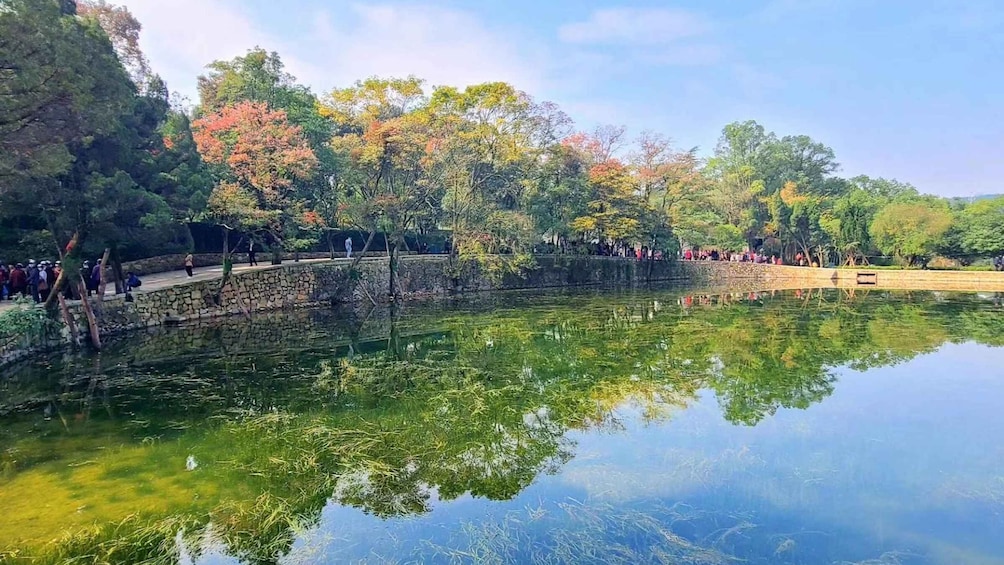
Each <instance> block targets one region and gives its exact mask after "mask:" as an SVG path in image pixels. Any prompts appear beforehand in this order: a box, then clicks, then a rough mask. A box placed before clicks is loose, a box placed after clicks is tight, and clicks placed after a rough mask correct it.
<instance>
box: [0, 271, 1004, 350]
mask: <svg viewBox="0 0 1004 565" xmlns="http://www.w3.org/2000/svg"><path fill="white" fill-rule="evenodd" d="M350 271H351V269H350V262H349V261H344V260H341V261H326V262H315V263H292V264H284V265H279V266H275V267H271V268H266V269H262V270H255V271H248V272H243V273H236V274H234V275H233V276H232V277H231V280H230V281H229V283H228V284H227V285H226V287H225V288H224V289H223V291H222V293H220V297H219V302H217V300H216V294H217V290H218V288H219V284H220V281H219V280H218V279H216V280H208V281H197V282H191V283H187V284H181V285H178V286H174V287H170V288H164V289H158V290H150V291H143V290H138V291H136V292H134V293H133V294H132V296H131V298H132V300H128V301H127V299H126V297H125V296H124V295H120V296H116V297H109V298H106V299H105V300H104V301H101V302H99V301H97V300H93V301H92V304H93V307H94V310H95V314H96V316H97V318H98V325H99V327H100V329H101V333H102V335H114V334H120V333H122V332H127V331H132V330H137V329H139V328H149V327H155V326H160V325H165V324H180V323H187V322H192V321H196V320H206V319H211V318H219V317H223V316H242V317H243V316H248V315H250V314H252V313H254V312H262V311H269V310H279V309H289V308H295V307H302V306H310V305H317V304H332V303H366V302H383V301H387V300H388V298H389V295H388V293H389V281H390V267H389V262H388V260H387V259H386V258H366V259H363V260H362V261H361V262H360V263H359V265H358V269H357V271H356V272H355V273H351V272H350ZM447 273H448V258H447V257H445V256H435V255H418V256H414V255H413V256H406V257H402V258H401V261H400V265H399V268H398V276H397V279H396V280H397V283H396V286H397V294H398V295H399V297H401V298H404V299H410V298H415V297H422V296H444V295H448V294H454V293H463V292H483V291H494V290H519V289H543V288H559V287H570V286H584V285H611V286H619V287H628V288H630V287H636V286H640V285H645V284H647V283H649V282H659V281H675V282H679V283H681V284H687V285H693V286H701V287H705V288H728V287H729V286H736V285H739V286H742V287H744V288H759V289H761V290H765V289H786V288H788V289H790V288H835V287H839V288H855V287H862V286H867V287H871V288H881V289H918V290H919V289H927V290H968V291H997V292H1004V273H993V272H943V271H890V270H878V271H870V270H867V269H859V270H851V269H848V270H843V269H840V270H837V269H812V268H802V267H790V266H775V265H757V264H751V263H725V262H701V261H681V262H671V261H658V262H652V263H649V262H645V261H635V260H630V259H622V258H614V257H591V256H544V257H538V258H537V267H536V268H534V269H532V270H529V271H527V272H525V273H523V274H522V275H520V276H516V275H510V276H506V277H504V278H503V279H502V280H493V279H491V278H488V277H485V276H482V274H481V273H479V272H478V271H477V270H471V271H469V272H466V273H465V274H464V275H463V276H461V277H458V278H453V277H451V276H449V275H448V274H447ZM862 281H866V284H864V285H863V284H862ZM70 312H71V316H72V318H73V319H74V322H75V324H76V326H77V328H79V329H80V330H81V331H82V332H83V331H85V329H86V328H87V323H86V318H85V316H84V312H83V308H82V307H81V305H80V303H71V305H70ZM64 334H65V330H64ZM67 340H68V336H67V335H49V336H45V337H44V338H42V339H27V337H26V338H25V339H15V340H12V341H10V342H8V343H4V344H0V365H2V364H4V363H8V362H10V361H12V360H14V359H16V358H18V357H21V356H22V355H23V354H25V353H26V352H28V351H31V350H34V349H38V348H40V347H47V346H53V345H58V344H60V343H65V342H66V341H67Z"/></svg>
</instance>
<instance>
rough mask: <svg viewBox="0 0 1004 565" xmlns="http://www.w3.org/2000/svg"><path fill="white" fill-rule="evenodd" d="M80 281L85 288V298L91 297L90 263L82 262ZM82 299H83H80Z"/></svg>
mask: <svg viewBox="0 0 1004 565" xmlns="http://www.w3.org/2000/svg"><path fill="white" fill-rule="evenodd" d="M80 280H82V281H84V284H85V285H86V286H87V296H90V295H91V290H90V288H91V262H90V261H84V264H83V265H81V266H80ZM81 298H83V297H81Z"/></svg>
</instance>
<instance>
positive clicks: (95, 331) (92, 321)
mask: <svg viewBox="0 0 1004 565" xmlns="http://www.w3.org/2000/svg"><path fill="white" fill-rule="evenodd" d="M77 289H78V290H79V291H80V306H81V307H82V308H83V309H84V316H86V317H87V327H88V328H90V330H91V345H93V346H94V349H97V350H100V349H101V331H100V329H99V328H98V320H97V318H95V317H94V310H93V309H92V308H91V301H90V297H89V296H87V283H86V282H84V279H83V277H81V279H80V282H78V283H77ZM101 298H102V297H100V296H99V297H98V300H101Z"/></svg>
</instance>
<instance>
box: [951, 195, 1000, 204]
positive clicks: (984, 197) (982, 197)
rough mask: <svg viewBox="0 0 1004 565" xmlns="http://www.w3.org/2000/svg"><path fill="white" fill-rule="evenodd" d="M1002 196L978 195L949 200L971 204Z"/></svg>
mask: <svg viewBox="0 0 1004 565" xmlns="http://www.w3.org/2000/svg"><path fill="white" fill-rule="evenodd" d="M1001 196H1004V194H980V195H979V196H956V197H954V198H949V200H951V201H952V202H967V203H972V202H976V201H977V200H988V199H990V198H1000V197H1001Z"/></svg>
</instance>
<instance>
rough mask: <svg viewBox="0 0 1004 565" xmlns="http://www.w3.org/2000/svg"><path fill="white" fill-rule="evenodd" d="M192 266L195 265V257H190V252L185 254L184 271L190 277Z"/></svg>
mask: <svg viewBox="0 0 1004 565" xmlns="http://www.w3.org/2000/svg"><path fill="white" fill-rule="evenodd" d="M194 266H195V257H192V254H191V253H189V254H188V255H185V272H186V273H188V278H192V277H193V276H194V275H193V274H192V267H194Z"/></svg>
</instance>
